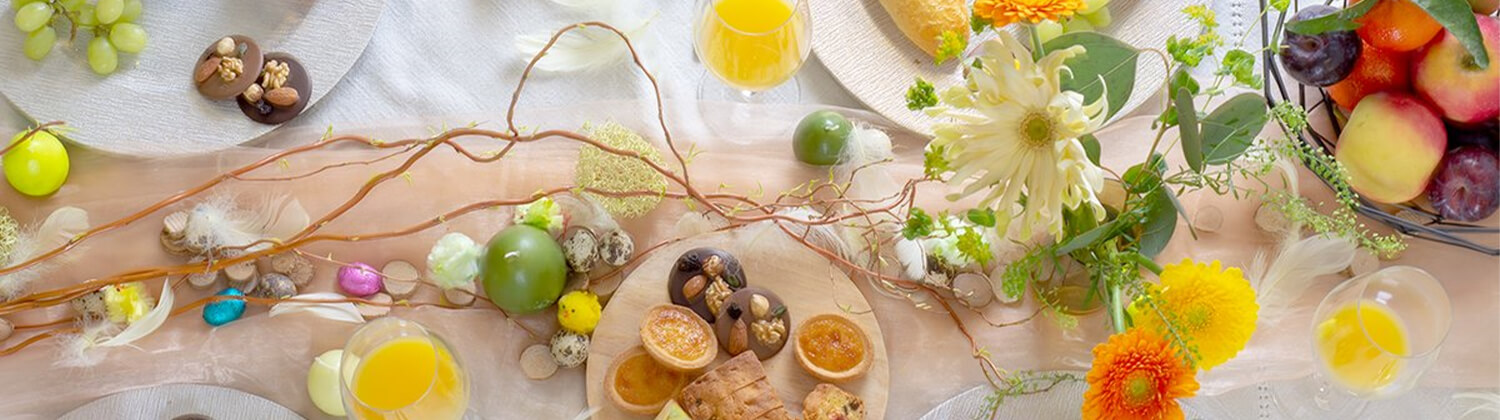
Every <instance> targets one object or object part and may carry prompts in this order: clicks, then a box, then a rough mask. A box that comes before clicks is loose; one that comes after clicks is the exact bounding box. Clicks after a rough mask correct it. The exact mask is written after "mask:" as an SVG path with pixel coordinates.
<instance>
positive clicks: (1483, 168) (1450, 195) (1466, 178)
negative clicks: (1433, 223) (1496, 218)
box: [1427, 146, 1500, 222]
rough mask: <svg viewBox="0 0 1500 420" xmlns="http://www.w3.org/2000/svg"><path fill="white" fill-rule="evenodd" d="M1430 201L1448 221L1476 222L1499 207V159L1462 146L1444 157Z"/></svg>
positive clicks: (1482, 150) (1491, 153)
mask: <svg viewBox="0 0 1500 420" xmlns="http://www.w3.org/2000/svg"><path fill="white" fill-rule="evenodd" d="M1427 198H1428V199H1429V200H1431V201H1432V206H1433V207H1434V208H1436V209H1437V211H1438V214H1441V215H1443V217H1444V218H1446V219H1449V220H1456V221H1460V222H1474V221H1479V220H1482V219H1484V218H1486V217H1490V215H1491V214H1494V213H1495V209H1496V208H1497V207H1500V157H1496V155H1495V152H1494V151H1493V150H1489V149H1486V148H1483V147H1477V146H1462V147H1459V148H1457V149H1453V150H1452V151H1450V152H1448V155H1446V156H1443V162H1442V163H1441V164H1440V165H1438V169H1437V173H1435V174H1433V176H1432V182H1430V183H1428V184H1427Z"/></svg>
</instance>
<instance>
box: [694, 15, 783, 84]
mask: <svg viewBox="0 0 1500 420" xmlns="http://www.w3.org/2000/svg"><path fill="white" fill-rule="evenodd" d="M789 1H792V0H719V1H718V2H717V3H715V4H714V5H713V9H714V10H713V13H709V14H707V16H704V17H703V18H702V19H704V21H703V22H702V29H701V30H700V31H699V33H698V36H699V37H700V39H699V40H698V41H699V43H698V47H699V51H698V52H699V54H700V55H701V56H702V58H703V61H704V63H705V64H706V65H707V66H708V68H709V70H710V71H713V72H714V74H716V75H718V76H719V78H720V79H722V80H724V82H725V83H726V84H728V85H730V86H733V87H735V88H737V89H743V90H750V91H758V90H765V89H770V88H773V87H776V85H779V84H781V83H782V82H785V81H786V80H787V79H790V78H791V77H792V75H793V74H795V73H796V72H797V68H798V67H801V65H802V60H803V59H804V58H806V54H804V51H805V50H806V48H807V45H806V42H807V39H805V38H807V36H808V34H807V33H806V28H805V26H804V25H806V22H804V21H803V18H802V16H801V15H798V14H796V13H794V11H793V9H792V4H790V3H789Z"/></svg>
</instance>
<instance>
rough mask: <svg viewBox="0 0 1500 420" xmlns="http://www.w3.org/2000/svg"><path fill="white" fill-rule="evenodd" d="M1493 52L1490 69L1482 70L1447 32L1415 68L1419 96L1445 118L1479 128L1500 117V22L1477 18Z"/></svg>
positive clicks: (1420, 55)
mask: <svg viewBox="0 0 1500 420" xmlns="http://www.w3.org/2000/svg"><path fill="white" fill-rule="evenodd" d="M1476 16H1477V17H1478V20H1479V31H1480V32H1481V33H1482V34H1483V36H1484V49H1485V50H1486V51H1489V55H1490V66H1489V67H1488V68H1479V64H1478V63H1475V61H1474V56H1472V55H1470V54H1469V52H1468V51H1466V50H1464V46H1463V45H1461V44H1459V42H1458V38H1455V37H1454V36H1453V34H1450V33H1447V32H1444V33H1443V34H1442V35H1439V36H1438V37H1437V39H1435V40H1433V41H1432V42H1431V43H1429V44H1427V46H1426V47H1425V48H1424V49H1423V50H1422V51H1420V52H1418V53H1417V59H1416V61H1415V62H1414V64H1413V65H1412V85H1413V87H1415V88H1416V91H1417V94H1418V95H1421V96H1422V98H1423V99H1426V100H1427V102H1428V103H1431V104H1432V105H1433V107H1435V108H1437V111H1438V113H1440V114H1442V116H1443V118H1446V119H1448V120H1449V121H1453V122H1454V123H1457V124H1460V125H1476V124H1479V123H1483V122H1486V121H1489V120H1493V119H1495V117H1496V116H1500V20H1496V19H1495V18H1494V17H1490V16H1482V15H1476Z"/></svg>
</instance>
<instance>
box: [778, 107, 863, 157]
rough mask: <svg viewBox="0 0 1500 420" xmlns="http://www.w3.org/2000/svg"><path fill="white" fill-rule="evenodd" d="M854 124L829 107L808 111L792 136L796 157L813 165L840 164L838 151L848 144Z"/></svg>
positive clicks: (840, 151) (841, 150)
mask: <svg viewBox="0 0 1500 420" xmlns="http://www.w3.org/2000/svg"><path fill="white" fill-rule="evenodd" d="M853 130H854V125H853V124H850V123H849V120H848V119H847V118H844V116H843V115H839V113H837V112H834V111H829V110H822V111H816V112H813V113H811V114H807V116H806V117H803V118H802V122H800V123H798V124H797V132H796V133H795V134H793V136H792V150H793V151H794V152H796V154H797V160H800V161H802V162H805V163H808V164H811V165H820V166H826V165H832V164H835V163H839V154H840V153H843V151H844V147H845V146H848V145H849V132H850V131H853Z"/></svg>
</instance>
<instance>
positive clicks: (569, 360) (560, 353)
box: [552, 330, 589, 368]
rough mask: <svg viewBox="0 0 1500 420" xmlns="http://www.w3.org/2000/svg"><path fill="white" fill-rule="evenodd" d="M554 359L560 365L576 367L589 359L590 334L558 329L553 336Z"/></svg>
mask: <svg viewBox="0 0 1500 420" xmlns="http://www.w3.org/2000/svg"><path fill="white" fill-rule="evenodd" d="M552 360H553V361H556V362H557V365H558V366H561V367H564V368H575V367H578V366H581V365H583V362H585V361H588V360H589V336H586V335H583V334H579V333H575V332H572V331H568V330H558V331H557V334H555V335H553V336H552Z"/></svg>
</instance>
